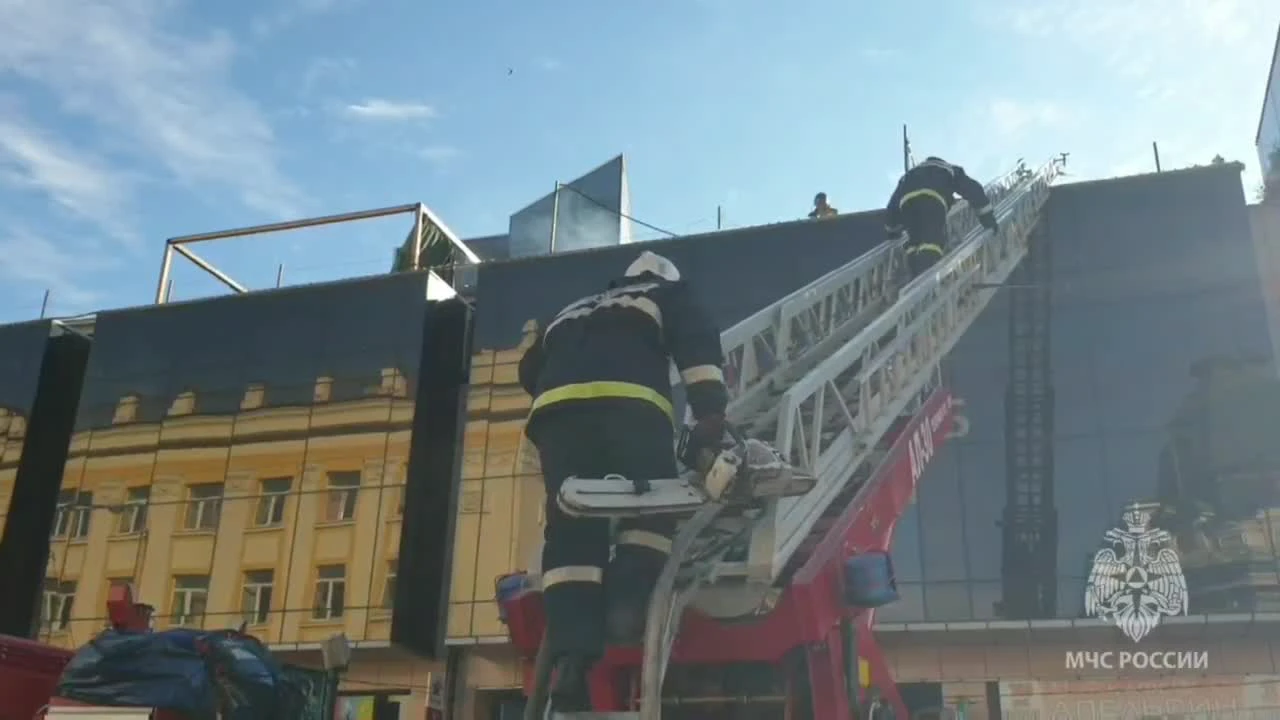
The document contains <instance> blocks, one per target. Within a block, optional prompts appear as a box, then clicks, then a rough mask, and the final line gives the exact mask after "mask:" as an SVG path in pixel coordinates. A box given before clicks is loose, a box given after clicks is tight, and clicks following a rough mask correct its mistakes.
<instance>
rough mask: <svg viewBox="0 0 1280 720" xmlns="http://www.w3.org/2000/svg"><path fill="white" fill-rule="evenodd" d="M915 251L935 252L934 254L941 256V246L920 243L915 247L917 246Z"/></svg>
mask: <svg viewBox="0 0 1280 720" xmlns="http://www.w3.org/2000/svg"><path fill="white" fill-rule="evenodd" d="M915 251H916V252H935V253H938V254H939V255H941V254H942V246H941V245H934V244H933V243H920V244H919V245H917V246H916V247H915Z"/></svg>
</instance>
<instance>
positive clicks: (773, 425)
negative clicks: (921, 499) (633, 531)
mask: <svg viewBox="0 0 1280 720" xmlns="http://www.w3.org/2000/svg"><path fill="white" fill-rule="evenodd" d="M1062 164H1063V163H1062V160H1054V161H1052V162H1049V163H1047V164H1045V165H1044V166H1042V167H1041V168H1040V169H1039V170H1036V171H1030V170H1028V169H1027V168H1025V167H1021V166H1020V167H1019V168H1018V169H1016V170H1014V171H1013V172H1010V173H1008V174H1007V175H1005V176H1003V177H1001V178H999V179H998V180H996V181H995V182H993V183H992V184H990V185H988V186H987V193H988V195H989V197H990V198H991V200H992V203H993V205H994V206H995V209H996V216H997V218H998V219H999V221H1000V231H999V232H998V233H990V232H987V231H985V230H983V229H982V228H981V226H980V225H979V223H978V222H977V217H976V215H975V213H974V212H973V211H972V209H971V208H969V207H968V206H967V204H965V203H963V202H961V203H958V204H957V205H956V207H954V208H953V209H952V212H951V214H950V216H949V218H948V224H949V228H948V229H949V233H950V237H951V238H952V244H951V247H950V248H949V252H948V253H947V255H946V256H945V257H944V258H943V259H942V261H941V262H939V263H938V264H937V265H935V266H934V267H933V268H931V269H930V271H929V272H927V273H925V274H923V275H921V276H920V277H918V278H916V279H915V280H913V281H911V282H909V283H907V284H906V285H904V286H902V287H901V288H898V287H897V283H896V278H897V277H898V276H899V273H900V267H901V264H902V252H901V245H900V244H893V243H885V244H882V245H881V246H880V247H878V248H876V249H875V250H873V251H872V252H870V253H868V254H865V255H863V256H861V257H859V258H858V259H856V260H854V261H852V262H850V263H849V264H847V265H845V266H843V267H841V268H839V269H837V270H834V271H832V272H831V273H829V274H827V275H826V276H824V277H822V278H819V279H818V280H815V281H814V282H812V283H810V284H809V285H807V286H805V287H804V288H802V289H800V290H798V291H796V292H794V293H792V294H791V295H788V296H787V297H784V298H782V299H780V300H779V301H777V302H775V303H774V304H772V305H770V306H769V307H767V308H764V309H763V310H761V311H760V312H758V313H756V314H754V315H752V316H751V317H749V318H747V319H746V320H743V321H742V322H740V323H738V324H737V325H735V326H734V327H732V328H730V329H729V330H727V331H726V332H725V333H724V335H723V343H724V347H725V352H726V356H727V367H728V370H729V372H727V374H726V375H727V377H726V381H727V383H728V384H729V386H730V394H731V403H730V406H729V417H730V419H731V420H732V421H733V422H734V423H735V424H736V425H737V426H739V427H740V428H742V429H743V430H744V432H745V433H746V434H747V435H749V436H752V437H758V438H762V439H769V440H771V441H772V442H773V444H774V446H775V447H776V448H777V450H778V451H779V452H780V453H781V455H782V456H783V457H784V458H785V459H787V460H788V461H790V463H791V464H792V465H793V466H794V467H795V468H796V469H797V470H799V471H801V472H803V473H808V474H811V475H813V476H814V477H815V478H816V479H817V483H816V486H815V487H814V488H813V489H812V490H811V491H809V492H808V493H806V494H805V495H803V496H800V497H783V498H775V499H770V500H768V501H766V502H765V503H764V506H763V507H756V506H753V508H751V509H750V510H748V511H746V512H742V511H741V510H742V509H741V508H734V507H727V506H725V505H723V504H720V503H708V504H703V505H701V506H699V507H698V508H697V509H696V512H693V514H692V517H690V518H689V519H688V520H686V521H685V522H684V523H683V525H682V527H681V530H680V532H679V534H678V536H677V537H676V539H675V541H674V542H673V547H672V554H671V558H670V560H669V561H668V563H667V566H666V567H665V568H664V570H663V573H662V576H661V578H660V579H659V581H658V583H657V585H656V587H655V589H654V594H653V598H652V600H651V603H650V606H649V613H648V618H647V626H646V632H645V645H644V662H643V666H642V670H641V695H640V710H639V712H638V713H612V714H610V717H615V718H620V719H621V718H624V717H625V718H627V719H628V720H658V718H659V717H660V716H661V693H662V681H663V677H664V675H665V673H666V669H667V663H668V661H669V659H670V657H671V651H672V647H673V644H674V641H675V636H676V631H677V629H678V625H679V621H680V618H681V616H682V614H683V611H684V609H685V608H686V607H689V606H690V605H691V604H692V605H696V606H697V607H698V608H699V609H700V610H702V611H703V612H706V613H707V614H710V615H713V616H720V617H732V616H735V615H739V616H740V615H743V614H749V613H751V612H758V611H760V610H762V609H763V608H764V607H767V597H768V596H769V593H770V592H775V591H776V589H777V586H778V585H779V584H784V583H785V581H786V578H787V573H788V571H789V570H790V569H792V568H793V567H794V561H795V560H796V559H797V556H800V555H802V554H803V553H804V549H805V548H807V547H810V546H811V545H812V537H811V536H813V535H817V534H820V533H821V532H823V531H824V530H825V527H824V526H823V524H822V522H821V521H822V520H823V518H824V516H826V515H828V514H829V513H830V512H832V511H833V510H840V509H843V507H845V506H847V505H848V504H850V503H852V504H853V505H854V506H858V505H859V504H860V502H861V499H862V498H863V497H865V496H866V494H867V493H868V492H869V491H870V489H871V488H870V487H867V486H866V485H868V483H864V484H863V486H861V487H857V486H854V483H858V482H862V480H863V479H864V478H866V477H867V474H866V473H862V472H859V471H860V470H861V469H863V468H864V467H865V466H867V465H871V464H873V463H874V462H875V460H876V459H877V458H876V453H877V446H878V445H879V443H880V440H881V438H883V437H884V436H885V435H886V433H888V432H889V431H890V427H891V425H892V424H893V423H894V422H895V421H896V420H898V419H899V418H900V417H901V416H903V415H913V414H914V413H915V412H916V411H917V410H918V409H919V405H920V402H921V400H922V398H924V397H927V393H928V392H929V391H932V390H933V389H934V388H936V387H938V386H939V385H940V383H941V362H942V360H943V358H945V357H946V355H947V353H948V352H950V350H951V348H952V347H953V346H954V345H955V343H956V341H958V340H959V338H960V337H961V336H962V335H963V334H964V332H965V331H966V330H967V329H968V328H969V326H970V325H971V324H972V323H973V321H974V320H975V319H976V318H977V317H978V315H979V314H980V313H981V311H982V310H983V308H984V307H985V306H986V304H987V302H988V301H989V300H990V297H991V294H992V293H993V292H994V291H995V290H996V289H998V288H999V287H1000V285H1001V284H1002V283H1003V282H1004V281H1005V279H1006V278H1007V277H1008V276H1009V274H1010V272H1012V270H1013V269H1014V267H1015V266H1016V265H1017V264H1018V262H1019V261H1020V260H1021V259H1022V257H1023V256H1024V254H1025V253H1026V248H1027V240H1028V237H1029V235H1030V234H1031V231H1032V229H1033V227H1034V226H1035V223H1036V221H1037V218H1038V214H1039V211H1040V208H1041V207H1042V206H1043V204H1044V202H1045V200H1046V198H1047V197H1048V194H1049V187H1050V184H1051V183H1052V181H1053V180H1054V178H1056V177H1057V175H1058V174H1059V173H1060V172H1061V169H1062ZM597 482H598V481H597ZM673 482H674V481H673ZM571 486H572V483H566V490H565V492H566V493H573V492H574V488H573V487H571ZM597 487H599V486H598V485H597ZM850 496H851V497H852V499H851V500H849V501H847V502H840V503H835V501H836V500H837V499H838V498H849V497H850ZM833 505H838V506H839V507H833ZM617 509H618V508H616V507H610V508H603V507H602V508H600V512H601V514H610V515H616V514H617ZM717 527H719V529H720V532H719V533H709V532H708V531H709V530H710V529H713V528H717ZM726 528H727V529H728V532H725V529H726ZM708 535H712V536H715V537H719V538H724V537H726V536H727V537H733V538H736V539H737V541H736V542H729V543H726V542H723V541H722V540H720V541H713V542H712V544H711V547H710V548H709V547H708V541H707V536H708ZM744 546H745V547H744ZM744 550H745V551H744ZM725 578H734V579H735V582H733V583H732V586H731V587H730V586H722V587H717V585H716V583H717V581H721V580H723V579H725ZM549 675H550V668H549V663H548V662H547V658H546V657H545V656H544V653H542V652H540V653H539V657H538V662H537V670H536V671H535V692H534V693H533V697H531V698H530V703H529V705H530V708H529V710H530V711H529V712H528V713H526V717H538V716H541V715H542V711H543V709H544V708H545V707H546V699H545V689H546V686H547V684H548V681H549ZM565 717H568V716H565Z"/></svg>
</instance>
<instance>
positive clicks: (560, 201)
mask: <svg viewBox="0 0 1280 720" xmlns="http://www.w3.org/2000/svg"><path fill="white" fill-rule="evenodd" d="M624 172H625V164H624V163H623V158H622V156H621V155H619V156H618V157H616V158H614V159H612V160H610V161H609V162H607V163H605V164H604V165H601V166H600V167H598V168H596V169H595V170H592V171H591V172H589V173H587V174H586V175H583V176H582V177H580V178H578V179H577V180H574V181H572V182H569V183H564V184H563V185H562V186H561V187H560V189H559V191H558V192H552V193H551V194H549V195H547V196H545V197H543V198H541V199H540V200H537V201H535V202H533V203H532V204H530V205H529V206H528V207H526V208H524V209H523V210H520V211H519V212H517V213H515V214H514V215H512V216H511V221H510V226H509V235H510V237H511V240H510V256H511V257H513V258H518V257H531V256H537V255H546V254H548V253H551V252H557V253H560V252H569V251H572V250H585V249H587V248H595V247H605V246H608V245H617V244H619V243H620V242H622V240H623V234H624V233H623V228H622V224H621V213H623V201H624V195H625V184H624V182H623V174H624ZM627 203H628V204H629V203H630V201H629V200H627ZM628 214H629V211H628ZM553 218H554V221H553ZM628 228H629V226H628ZM629 232H630V231H629V229H628V232H627V233H626V234H627V235H628V237H629ZM553 234H554V236H555V237H554V238H553V237H552V235H553Z"/></svg>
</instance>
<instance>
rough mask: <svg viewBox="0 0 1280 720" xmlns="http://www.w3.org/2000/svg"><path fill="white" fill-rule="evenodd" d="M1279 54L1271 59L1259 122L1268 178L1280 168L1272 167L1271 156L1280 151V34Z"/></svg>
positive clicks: (1261, 152) (1260, 147) (1260, 148)
mask: <svg viewBox="0 0 1280 720" xmlns="http://www.w3.org/2000/svg"><path fill="white" fill-rule="evenodd" d="M1276 50H1277V52H1276V53H1275V54H1274V55H1273V56H1272V58H1271V68H1270V74H1269V75H1268V76H1267V92H1266V96H1265V97H1263V99H1262V116H1261V118H1260V119H1259V121H1258V136H1257V138H1256V142H1257V146H1258V162H1259V163H1261V165H1260V167H1261V168H1262V176H1263V177H1267V176H1269V175H1271V174H1272V173H1273V172H1276V171H1280V168H1274V167H1272V163H1271V154H1272V153H1273V152H1276V151H1277V150H1280V34H1277V36H1276Z"/></svg>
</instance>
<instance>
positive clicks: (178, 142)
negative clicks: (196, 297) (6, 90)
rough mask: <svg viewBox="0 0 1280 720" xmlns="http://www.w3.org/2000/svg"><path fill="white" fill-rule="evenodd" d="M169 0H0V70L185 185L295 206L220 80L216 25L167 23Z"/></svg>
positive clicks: (270, 208) (252, 119)
mask: <svg viewBox="0 0 1280 720" xmlns="http://www.w3.org/2000/svg"><path fill="white" fill-rule="evenodd" d="M173 8H174V4H173V3H172V2H170V0H5V1H3V2H0V27H4V28H10V30H11V31H10V32H8V33H6V34H5V41H4V42H3V43H0V73H10V74H12V75H14V76H17V77H20V78H23V79H26V80H28V81H30V82H33V83H36V84H38V85H40V86H41V87H42V88H43V89H45V90H47V91H49V92H51V93H52V94H53V95H54V97H55V98H56V100H57V101H58V104H59V109H61V110H62V111H65V112H68V113H71V114H74V115H78V116H82V117H84V118H88V119H89V120H90V121H92V122H93V123H94V129H95V130H97V131H99V132H100V133H101V135H102V136H103V137H104V138H105V139H106V140H108V141H109V142H110V143H111V144H112V145H118V146H121V147H123V148H124V149H125V150H126V151H129V152H132V153H135V154H137V155H139V156H141V157H142V159H144V160H146V161H151V162H154V163H156V164H158V165H159V166H160V167H162V168H163V169H164V170H166V171H167V172H168V173H169V174H171V175H172V176H173V177H174V178H176V179H177V180H178V181H180V182H182V183H185V184H187V185H189V186H206V187H205V188H204V189H208V186H213V187H215V188H224V189H229V190H230V191H232V192H233V193H234V194H235V195H236V196H237V198H238V199H239V200H240V201H241V202H242V203H244V204H245V205H247V206H249V207H251V208H254V209H256V210H260V211H262V212H264V213H268V214H271V215H274V216H292V215H297V214H298V212H299V209H298V206H299V205H300V204H301V202H302V201H301V198H302V197H303V196H302V195H301V193H299V192H298V191H297V189H296V188H295V187H294V185H293V184H292V183H291V182H289V180H288V179H287V178H286V177H285V176H284V175H283V173H282V172H281V171H280V169H279V168H278V166H277V164H276V161H275V148H274V138H273V135H272V130H271V127H270V125H269V124H268V123H267V121H266V120H265V119H264V118H263V115H262V113H261V112H260V111H259V109H258V108H257V106H256V105H255V104H254V103H253V101H252V100H251V99H249V98H248V97H246V96H245V95H243V94H241V93H240V92H237V91H236V90H235V89H234V88H233V87H232V85H231V81H230V78H229V74H230V70H231V61H232V59H233V56H234V53H235V45H234V43H233V42H232V41H231V39H230V38H228V37H227V36H226V35H225V34H221V33H218V32H206V33H204V34H202V35H200V36H192V35H184V34H180V33H178V32H177V31H176V30H174V29H172V28H171V27H170V23H169V21H170V20H171V17H170V14H171V13H172V11H173Z"/></svg>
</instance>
